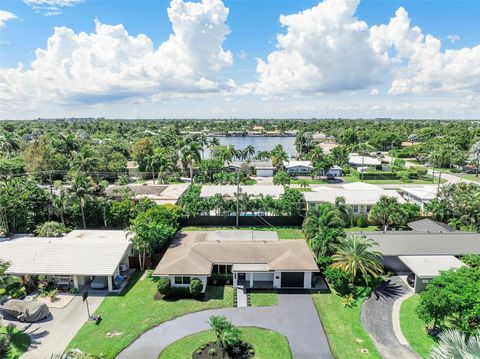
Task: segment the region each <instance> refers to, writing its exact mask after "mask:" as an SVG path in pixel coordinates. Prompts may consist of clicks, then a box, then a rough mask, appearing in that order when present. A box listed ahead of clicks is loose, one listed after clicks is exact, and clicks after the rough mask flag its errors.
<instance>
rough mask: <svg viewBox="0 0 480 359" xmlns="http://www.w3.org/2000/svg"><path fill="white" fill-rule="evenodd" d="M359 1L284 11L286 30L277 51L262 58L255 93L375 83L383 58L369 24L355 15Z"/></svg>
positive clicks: (344, 0)
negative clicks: (372, 40) (373, 43)
mask: <svg viewBox="0 0 480 359" xmlns="http://www.w3.org/2000/svg"><path fill="white" fill-rule="evenodd" d="M358 3H359V0H325V1H323V2H321V3H319V4H318V5H317V6H314V7H313V8H311V9H307V10H305V11H302V12H300V13H297V14H292V15H282V16H280V23H281V24H282V26H284V27H286V29H287V31H286V34H280V35H278V36H277V48H278V49H277V50H275V51H273V52H272V53H270V54H269V55H268V59H267V61H263V60H261V59H258V64H257V73H258V75H259V81H258V86H257V93H259V94H267V95H268V94H281V93H292V92H300V93H308V92H337V91H343V90H356V89H362V88H366V87H368V86H370V85H371V84H372V83H375V75H376V70H377V68H378V66H379V61H378V59H377V56H376V54H375V53H374V51H373V50H372V48H371V47H370V45H369V43H368V39H369V36H370V30H369V28H368V25H367V24H366V23H365V22H363V21H359V20H358V19H357V18H356V17H355V11H356V8H357V6H358Z"/></svg>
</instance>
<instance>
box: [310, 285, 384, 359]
mask: <svg viewBox="0 0 480 359" xmlns="http://www.w3.org/2000/svg"><path fill="white" fill-rule="evenodd" d="M312 297H313V302H314V303H315V307H316V308H317V312H318V315H319V317H320V320H321V322H322V325H323V328H324V330H325V333H326V335H327V338H328V342H329V344H330V349H331V350H332V353H333V355H334V357H335V358H336V359H351V358H366V359H381V358H382V357H381V356H380V354H379V353H378V351H377V349H376V348H375V345H374V344H373V342H372V340H371V339H370V337H369V335H368V334H367V332H366V331H365V329H364V328H363V326H362V323H361V321H360V311H361V307H362V299H359V300H358V301H357V302H356V304H354V305H353V306H352V307H344V306H343V304H342V298H341V297H340V296H338V295H336V294H334V293H319V294H312Z"/></svg>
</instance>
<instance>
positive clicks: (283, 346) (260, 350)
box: [159, 327, 292, 359]
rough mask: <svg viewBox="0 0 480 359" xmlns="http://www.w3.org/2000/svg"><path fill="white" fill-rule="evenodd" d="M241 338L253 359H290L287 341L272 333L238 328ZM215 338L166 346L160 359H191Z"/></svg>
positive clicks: (196, 338) (188, 339)
mask: <svg viewBox="0 0 480 359" xmlns="http://www.w3.org/2000/svg"><path fill="white" fill-rule="evenodd" d="M239 329H240V330H241V332H242V333H241V337H242V339H243V340H245V341H246V342H248V343H250V344H251V345H252V346H253V348H254V349H255V359H272V358H275V359H290V358H292V354H291V352H290V347H289V346H288V341H287V339H286V338H285V337H284V336H283V335H281V334H279V333H277V332H274V331H271V330H267V329H261V328H255V327H239ZM214 340H215V336H214V335H213V334H212V333H211V332H209V331H205V332H201V333H197V334H193V335H190V336H188V337H185V338H183V339H180V340H179V341H177V342H175V343H173V344H171V345H170V346H168V347H167V348H166V349H165V350H164V351H163V352H162V353H161V354H160V357H159V358H160V359H191V358H192V353H193V352H194V351H195V350H196V349H198V348H199V347H200V346H202V345H203V344H206V343H208V342H211V341H214Z"/></svg>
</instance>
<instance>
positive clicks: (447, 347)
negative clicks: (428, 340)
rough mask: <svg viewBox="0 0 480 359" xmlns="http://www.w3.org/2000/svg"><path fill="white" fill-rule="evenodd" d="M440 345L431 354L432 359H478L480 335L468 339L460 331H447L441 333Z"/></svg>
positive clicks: (479, 355)
mask: <svg viewBox="0 0 480 359" xmlns="http://www.w3.org/2000/svg"><path fill="white" fill-rule="evenodd" d="M438 338H439V339H440V342H439V344H438V345H437V346H436V347H434V348H433V350H432V352H431V353H430V358H431V359H478V358H480V335H474V336H471V337H470V338H468V340H467V339H466V337H465V334H463V333H462V332H460V331H459V330H454V329H447V330H445V331H443V332H442V333H440V335H439V336H438Z"/></svg>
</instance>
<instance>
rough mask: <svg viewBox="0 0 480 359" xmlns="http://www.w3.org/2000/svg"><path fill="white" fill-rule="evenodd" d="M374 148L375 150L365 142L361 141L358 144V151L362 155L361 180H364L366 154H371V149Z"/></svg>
mask: <svg viewBox="0 0 480 359" xmlns="http://www.w3.org/2000/svg"><path fill="white" fill-rule="evenodd" d="M372 150H373V147H372V146H371V145H369V144H367V143H365V142H363V143H359V144H358V145H357V152H358V154H359V155H360V156H362V171H361V172H360V181H363V172H364V164H365V156H368V155H369V154H370V151H372Z"/></svg>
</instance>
